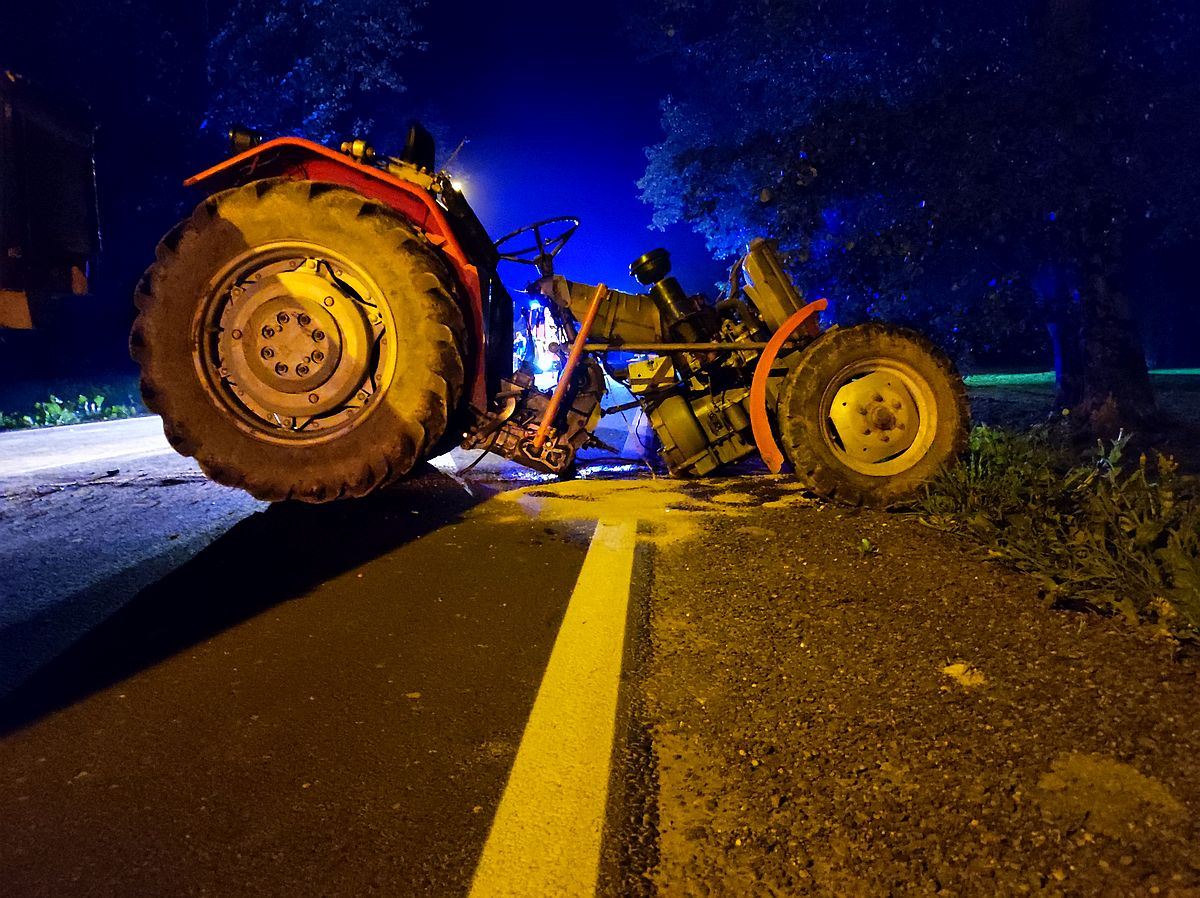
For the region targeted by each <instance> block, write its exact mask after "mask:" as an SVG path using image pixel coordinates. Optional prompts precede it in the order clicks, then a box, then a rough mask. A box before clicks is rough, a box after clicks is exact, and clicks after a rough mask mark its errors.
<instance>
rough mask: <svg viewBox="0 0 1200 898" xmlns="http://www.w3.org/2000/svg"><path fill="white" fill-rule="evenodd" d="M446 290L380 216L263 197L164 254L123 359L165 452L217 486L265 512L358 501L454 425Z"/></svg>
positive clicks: (276, 183) (333, 191)
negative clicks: (254, 501) (261, 504)
mask: <svg viewBox="0 0 1200 898" xmlns="http://www.w3.org/2000/svg"><path fill="white" fill-rule="evenodd" d="M456 290H457V287H456V282H455V279H454V277H453V275H452V273H451V271H450V269H449V268H448V267H447V265H446V264H445V263H444V262H443V261H442V260H441V259H440V258H439V256H438V254H437V252H436V250H434V248H433V247H432V246H431V245H430V244H429V242H428V241H427V240H426V239H425V238H424V236H423V235H422V234H420V233H419V232H418V231H417V230H415V229H414V228H413V227H412V226H410V225H409V224H408V223H407V222H406V221H404V220H403V219H401V218H399V217H398V216H397V215H396V214H395V213H394V212H392V211H391V210H390V209H388V208H386V207H384V206H382V205H380V204H378V203H375V202H373V201H371V200H369V199H366V198H365V197H363V196H361V195H359V194H358V193H355V192H354V191H351V190H347V189H345V188H342V187H338V186H336V185H332V184H324V183H317V182H312V181H295V180H284V179H269V180H263V181H257V182H254V183H251V184H247V185H245V186H242V187H237V188H234V189H232V190H228V191H225V192H223V193H218V194H215V195H214V196H211V197H209V198H208V200H206V201H205V202H204V203H202V204H201V205H200V206H198V207H197V208H196V210H195V212H194V213H193V214H192V216H191V217H190V218H188V219H186V220H185V221H183V222H182V223H181V224H179V225H178V226H177V227H176V228H175V229H174V230H172V231H171V232H170V233H169V234H168V235H167V236H166V237H164V238H163V241H162V242H161V243H160V244H159V246H158V251H157V261H156V262H155V263H154V264H153V265H151V266H150V268H149V269H148V270H147V272H146V274H145V275H144V276H143V278H142V280H141V283H140V284H139V285H138V289H137V294H136V296H135V302H136V304H137V308H138V312H139V314H138V317H137V320H136V321H135V322H134V326H133V332H132V334H131V335H130V341H129V342H130V351H131V353H132V355H133V358H134V360H135V361H137V362H138V364H139V365H140V366H141V386H142V395H143V397H144V399H145V402H146V405H147V407H148V408H150V409H151V410H153V411H155V412H157V413H158V414H160V415H161V416H162V419H163V429H164V431H165V432H166V435H167V438H168V440H170V442H171V445H173V446H174V447H175V448H176V449H177V450H178V451H179V452H181V453H182V454H184V455H191V456H195V458H196V460H197V461H198V462H199V463H200V467H201V468H202V469H203V470H204V472H205V473H206V474H207V475H208V476H209V477H211V478H212V479H213V480H216V481H218V482H220V483H224V484H227V485H229V486H235V487H240V488H242V489H244V490H246V491H247V492H249V493H251V494H252V495H254V496H256V497H257V498H259V499H265V500H268V501H279V500H284V499H300V500H303V501H306V502H325V501H329V500H332V499H338V498H342V497H348V496H361V495H363V494H365V493H368V492H370V491H372V490H374V489H377V488H378V487H381V486H383V485H385V484H387V483H390V482H391V481H393V480H395V479H397V478H398V477H401V476H403V475H404V474H406V473H408V471H409V470H410V469H411V468H412V467H413V465H414V464H416V462H417V461H419V460H421V459H422V458H425V457H426V456H427V455H428V454H429V451H430V449H431V448H432V447H433V446H434V445H435V444H436V443H437V442H438V439H439V437H441V436H442V434H443V432H444V431H445V429H446V426H447V422H448V421H449V419H450V417H451V415H452V414H453V413H454V412H455V410H456V409H457V407H458V404H459V399H460V396H461V395H462V389H463V351H464V345H463V341H464V339H465V336H464V335H465V331H464V326H463V317H462V313H461V311H460V309H459V306H458V304H457V303H456V301H455V294H456Z"/></svg>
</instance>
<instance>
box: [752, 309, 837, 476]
mask: <svg viewBox="0 0 1200 898" xmlns="http://www.w3.org/2000/svg"><path fill="white" fill-rule="evenodd" d="M828 305H829V302H828V300H824V299H818V300H816V301H814V302H810V303H809V304H808V305H806V306H805V307H804V308H802V309H800V311H798V312H796V313H795V314H794V315H792V317H790V318H789V319H788V320H787V321H785V322H783V325H782V326H781V327H780V328H779V330H777V331H775V333H774V335H773V336H772V337H771V339H770V340H769V341H768V342H767V348H766V349H764V350H763V352H762V355H760V356H759V357H758V365H757V366H756V367H755V369H754V379H753V380H752V381H751V382H750V431H751V433H753V434H754V445H756V446H757V447H758V454H759V455H761V456H762V460H763V461H764V462H765V463H766V465H767V467H768V468H769V469H770V470H771V473H772V474H778V473H779V472H780V471H781V470H783V460H784V459H783V453H782V452H780V451H779V444H778V443H776V442H775V434H773V433H772V432H771V419H770V418H769V417H768V416H767V381H768V380H769V379H770V377H771V367H772V366H773V365H774V364H775V359H776V358H777V357H778V355H779V350H780V349H782V348H783V344H784V343H785V342H786V341H787V339H788V337H790V336H791V335H792V334H793V333H795V332H796V331H797V330H798V329H799V328H800V327H801V326H803V325H805V324H808V325H809V333H810V334H812V335H814V336H815V335H816V333H817V322H816V319H815V318H813V315H815V314H816V313H817V312H823V311H825V309H826V307H828Z"/></svg>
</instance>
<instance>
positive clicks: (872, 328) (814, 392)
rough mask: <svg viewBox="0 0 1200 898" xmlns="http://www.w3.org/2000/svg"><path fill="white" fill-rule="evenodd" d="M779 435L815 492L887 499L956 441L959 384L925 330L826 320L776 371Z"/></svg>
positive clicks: (905, 490)
mask: <svg viewBox="0 0 1200 898" xmlns="http://www.w3.org/2000/svg"><path fill="white" fill-rule="evenodd" d="M776 413H777V419H776V420H777V424H778V428H779V433H780V444H781V446H782V448H783V451H784V454H785V455H786V456H787V458H788V460H789V461H790V462H791V463H792V465H793V467H794V468H795V472H796V475H797V476H798V477H799V478H800V479H801V480H803V481H804V482H805V483H806V484H807V485H808V486H809V487H811V488H812V489H813V490H814V491H815V492H816V493H817V494H819V495H821V496H826V497H830V498H836V499H838V500H841V501H844V502H849V503H851V504H866V505H875V506H884V505H889V504H891V503H894V502H898V501H901V500H903V499H905V498H908V497H910V496H912V495H913V494H914V493H915V492H916V491H917V490H918V489H919V487H920V486H921V485H922V484H924V483H925V482H927V481H928V480H929V479H930V478H931V477H932V476H933V475H934V473H936V472H937V470H938V468H939V467H941V466H942V465H944V464H945V463H947V462H948V461H950V460H951V459H953V458H954V457H955V456H956V455H958V454H959V453H960V452H961V451H962V450H963V448H964V447H965V445H966V438H967V422H968V406H967V398H966V389H965V387H964V386H963V383H962V379H961V378H960V377H959V376H958V373H957V371H956V370H955V368H954V364H953V363H952V362H951V361H950V359H949V358H947V357H946V356H945V355H944V354H943V353H942V352H940V351H939V350H938V349H937V348H936V347H934V345H933V344H932V343H930V342H929V340H927V339H926V338H924V337H923V336H921V335H920V334H917V333H915V332H913V331H909V330H904V329H901V328H896V327H891V326H889V325H885V324H877V323H872V324H864V325H860V326H858V327H851V328H844V329H843V328H833V329H831V330H828V331H826V332H825V333H824V334H822V335H821V336H820V337H818V338H817V339H816V340H814V341H813V342H812V344H810V345H809V346H808V347H807V348H806V349H805V350H803V354H802V356H801V358H800V359H799V360H798V361H797V363H796V364H794V365H793V366H792V369H791V371H790V372H789V373H788V374H787V376H786V377H785V379H784V383H783V387H782V389H781V391H780V398H779V402H778V405H777V408H776Z"/></svg>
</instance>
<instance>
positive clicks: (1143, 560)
mask: <svg viewBox="0 0 1200 898" xmlns="http://www.w3.org/2000/svg"><path fill="white" fill-rule="evenodd" d="M1127 443H1128V437H1127V436H1125V435H1122V436H1120V437H1119V438H1118V439H1117V440H1115V441H1113V442H1111V443H1109V444H1108V445H1102V444H1099V443H1098V444H1097V446H1096V447H1095V450H1094V453H1093V458H1092V459H1091V462H1090V463H1088V464H1078V463H1072V462H1070V461H1069V459H1070V458H1071V455H1070V454H1069V453H1066V452H1064V451H1063V448H1062V447H1060V446H1056V445H1054V443H1053V439H1052V437H1051V436H1050V431H1049V430H1048V429H1046V428H1036V427H1035V428H1033V429H1032V430H1030V431H1028V432H1013V431H1008V430H999V429H992V428H989V427H986V426H979V427H976V428H975V429H974V430H972V432H971V435H970V443H969V451H968V453H967V456H966V458H964V459H963V460H962V461H961V462H960V463H958V464H956V465H954V466H952V467H949V468H947V469H945V470H944V471H942V472H941V473H940V474H939V475H938V477H937V478H936V479H935V480H934V481H933V482H932V483H931V484H930V485H929V486H928V487H927V488H926V490H925V493H924V495H923V497H922V498H921V499H920V500H919V501H918V503H917V508H916V510H917V512H918V513H919V515H920V517H921V520H922V521H923V522H924V523H926V524H928V525H930V526H932V527H935V528H938V529H942V530H954V531H958V532H966V533H967V534H969V535H970V536H971V537H972V538H974V539H975V540H976V541H978V542H979V543H980V544H981V545H983V546H985V547H986V548H987V551H988V554H989V555H991V556H992V557H994V558H996V559H998V560H1000V561H1002V562H1003V563H1005V564H1008V565H1010V566H1011V567H1014V568H1016V569H1018V570H1021V571H1025V572H1027V573H1028V574H1030V575H1032V576H1033V577H1035V578H1037V579H1038V580H1039V581H1041V584H1042V586H1043V588H1044V590H1045V594H1046V596H1047V597H1048V599H1049V600H1050V601H1052V602H1054V603H1056V604H1058V605H1063V606H1068V607H1070V606H1084V607H1091V608H1094V609H1098V610H1102V611H1104V612H1107V613H1118V614H1121V615H1124V616H1125V617H1126V618H1128V619H1129V620H1131V621H1141V622H1144V623H1148V624H1149V625H1151V626H1152V627H1154V628H1155V629H1156V631H1158V632H1160V633H1162V634H1163V635H1166V636H1171V637H1174V638H1178V639H1185V640H1189V641H1192V640H1196V639H1200V495H1198V493H1197V489H1196V482H1195V481H1194V480H1192V479H1190V478H1180V477H1179V476H1177V469H1178V466H1177V464H1176V463H1175V461H1174V460H1173V459H1172V458H1170V457H1169V456H1164V455H1158V454H1156V455H1154V456H1153V457H1152V458H1147V457H1146V455H1144V454H1143V455H1139V456H1138V457H1137V458H1136V459H1132V460H1131V459H1130V458H1129V457H1128V456H1126V455H1125V453H1124V450H1125V448H1126V445H1127Z"/></svg>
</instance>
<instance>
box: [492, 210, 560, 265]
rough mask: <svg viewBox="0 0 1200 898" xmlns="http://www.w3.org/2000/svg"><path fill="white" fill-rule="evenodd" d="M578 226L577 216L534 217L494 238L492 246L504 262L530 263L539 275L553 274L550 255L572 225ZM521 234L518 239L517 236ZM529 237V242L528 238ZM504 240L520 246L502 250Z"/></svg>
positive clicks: (557, 248)
mask: <svg viewBox="0 0 1200 898" xmlns="http://www.w3.org/2000/svg"><path fill="white" fill-rule="evenodd" d="M578 227H579V219H578V218H571V217H569V216H565V217H562V218H547V219H546V220H545V221H535V222H534V223H533V224H531V225H526V226H525V227H523V228H518V229H517V230H515V231H513V232H512V233H511V234H506V235H505V236H503V237H501V238H500V239H499V240H497V241H496V250H497V251H498V252H499V253H500V258H501V259H502V260H504V261H506V262H520V263H522V264H523V265H533V266H534V267H535V268H537V270H538V274H540V275H541V276H542V277H550V275H552V274H554V257H555V256H557V255H558V254H559V253H560V252H562V248H563V247H564V246H566V245H567V241H568V240H570V239H571V235H572V234H574V233H575V229H576V228H578ZM519 237H525V238H526V239H525V240H522V241H519V242H518V240H517V238H519ZM531 238H532V240H533V243H532V244H530V243H529V240H530V239H531ZM505 244H509V245H512V244H517V245H518V246H520V247H521V249H509V250H507V251H506V250H505V249H504V245H505Z"/></svg>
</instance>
